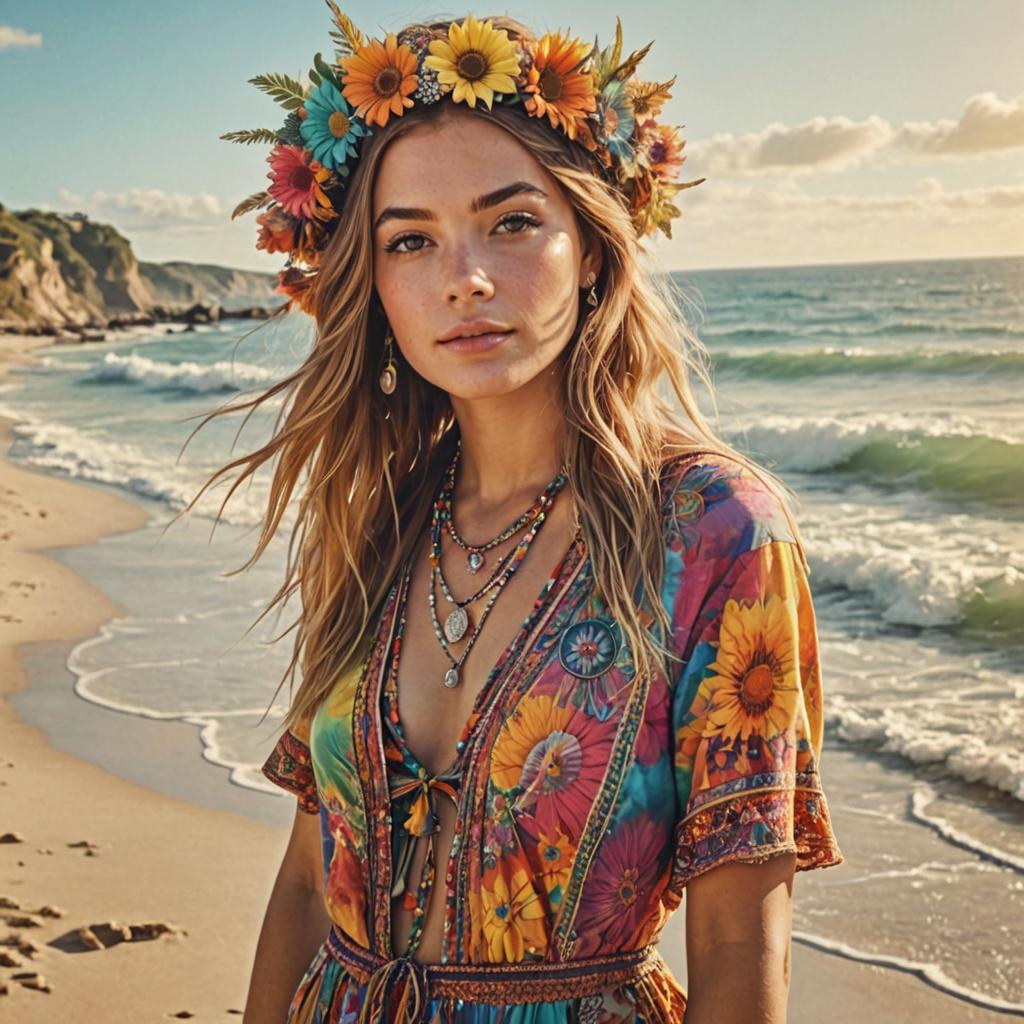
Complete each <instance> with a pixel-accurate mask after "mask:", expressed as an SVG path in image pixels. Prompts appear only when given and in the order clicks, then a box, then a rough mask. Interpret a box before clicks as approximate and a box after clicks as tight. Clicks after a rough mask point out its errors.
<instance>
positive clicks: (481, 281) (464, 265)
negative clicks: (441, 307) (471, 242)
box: [444, 246, 494, 306]
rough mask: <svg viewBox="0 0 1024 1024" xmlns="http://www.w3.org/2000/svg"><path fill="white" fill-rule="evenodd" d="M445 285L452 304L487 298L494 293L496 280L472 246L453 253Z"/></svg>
mask: <svg viewBox="0 0 1024 1024" xmlns="http://www.w3.org/2000/svg"><path fill="white" fill-rule="evenodd" d="M444 287H445V298H446V300H447V302H448V304H449V305H451V306H456V305H462V304H463V303H466V302H471V301H475V300H480V299H485V300H486V299H489V298H491V296H493V295H494V282H493V281H492V280H491V278H490V275H489V274H488V273H487V271H486V270H484V268H483V265H482V263H481V260H480V259H479V258H478V254H476V253H475V252H474V250H473V249H472V247H470V246H466V247H463V248H461V249H460V250H459V251H457V252H455V253H453V254H452V258H451V261H450V263H449V266H448V272H447V275H446V280H445V286H444Z"/></svg>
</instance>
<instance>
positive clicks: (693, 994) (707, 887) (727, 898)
mask: <svg viewBox="0 0 1024 1024" xmlns="http://www.w3.org/2000/svg"><path fill="white" fill-rule="evenodd" d="M795 871H796V854H793V853H780V854H776V855H775V856H773V857H771V858H769V859H768V860H764V861H760V862H758V863H740V862H735V861H733V862H730V863H727V864H720V865H718V866H717V867H715V868H712V869H711V870H709V871H706V872H705V873H704V874H701V875H698V876H697V877H695V878H692V879H691V880H690V882H689V884H688V885H687V886H686V977H687V987H688V988H689V992H688V1002H687V1006H686V1024H712V1022H713V1024H741V1022H742V1024H785V1022H786V1003H787V1001H788V999H789V950H790V939H791V933H792V906H793V904H792V898H793V876H794V874H795Z"/></svg>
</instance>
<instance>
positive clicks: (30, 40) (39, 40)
mask: <svg viewBox="0 0 1024 1024" xmlns="http://www.w3.org/2000/svg"><path fill="white" fill-rule="evenodd" d="M42 45H43V36H42V34H41V33H39V32H26V31H25V30H24V29H23V28H14V27H12V26H11V25H0V50H7V49H9V48H10V47H12V46H42Z"/></svg>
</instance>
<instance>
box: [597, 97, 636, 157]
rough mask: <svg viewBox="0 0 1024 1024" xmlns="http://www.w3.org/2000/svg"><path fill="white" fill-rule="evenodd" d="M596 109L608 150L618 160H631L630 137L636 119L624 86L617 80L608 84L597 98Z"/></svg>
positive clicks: (631, 146) (631, 147)
mask: <svg viewBox="0 0 1024 1024" xmlns="http://www.w3.org/2000/svg"><path fill="white" fill-rule="evenodd" d="M597 109H598V113H599V114H600V116H601V123H602V126H603V128H604V140H605V143H606V145H607V146H608V149H609V150H610V151H611V152H612V154H613V155H614V156H617V157H618V158H619V159H620V160H632V159H633V145H632V143H631V142H630V137H631V136H632V134H633V129H634V128H635V127H636V118H635V117H634V116H633V106H632V104H631V103H630V102H629V97H628V96H627V95H626V86H625V85H624V84H623V83H622V82H620V81H618V80H617V79H613V80H612V81H611V82H609V83H608V84H607V85H606V86H605V87H604V88H603V89H602V90H601V93H600V95H599V96H598V98H597Z"/></svg>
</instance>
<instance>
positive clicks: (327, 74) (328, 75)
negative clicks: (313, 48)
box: [309, 53, 341, 92]
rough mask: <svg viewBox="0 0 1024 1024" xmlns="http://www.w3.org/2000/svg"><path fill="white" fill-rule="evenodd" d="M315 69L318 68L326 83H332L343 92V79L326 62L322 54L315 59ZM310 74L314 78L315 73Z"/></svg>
mask: <svg viewBox="0 0 1024 1024" xmlns="http://www.w3.org/2000/svg"><path fill="white" fill-rule="evenodd" d="M313 67H314V68H316V70H317V73H318V74H319V75H320V77H321V78H322V79H323V80H324V81H326V82H330V83H331V85H333V86H334V88H335V89H337V90H338V92H341V79H340V78H338V74H337V72H336V71H335V70H334V68H332V67H331V66H330V64H328V63H327V62H326V61H325V60H324V58H323V56H322V55H321V54H319V53H318V54H317V55H316V56H315V57H314V58H313ZM309 74H310V77H312V75H313V72H312V71H311V72H310V73H309Z"/></svg>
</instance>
